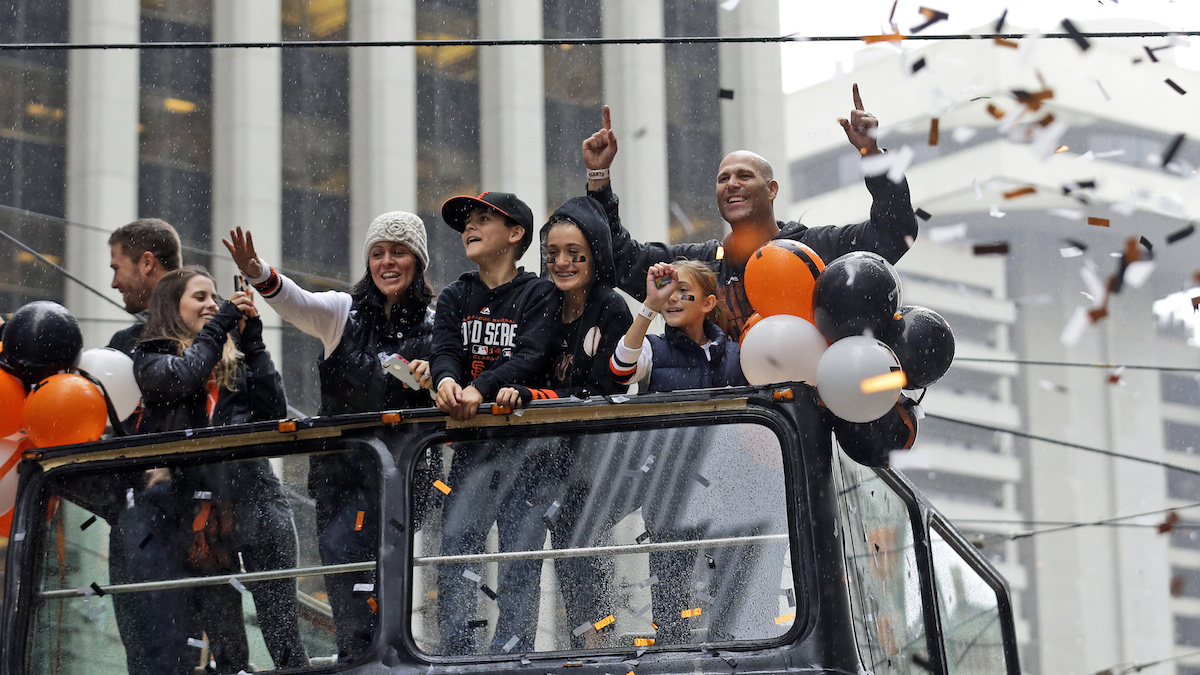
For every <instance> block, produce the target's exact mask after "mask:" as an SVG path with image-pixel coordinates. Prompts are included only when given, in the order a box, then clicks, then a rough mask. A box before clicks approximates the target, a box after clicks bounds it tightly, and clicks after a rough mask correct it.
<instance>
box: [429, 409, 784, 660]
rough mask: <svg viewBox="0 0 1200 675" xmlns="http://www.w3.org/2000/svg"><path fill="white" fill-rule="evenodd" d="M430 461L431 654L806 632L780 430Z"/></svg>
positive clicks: (527, 445) (668, 435)
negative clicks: (798, 623) (801, 628)
mask: <svg viewBox="0 0 1200 675" xmlns="http://www.w3.org/2000/svg"><path fill="white" fill-rule="evenodd" d="M429 459H432V460H433V461H432V462H429V463H428V464H426V465H424V466H423V469H422V470H420V471H418V472H417V476H416V485H415V487H414V495H415V496H416V498H417V505H416V508H417V510H418V512H424V511H428V514H427V515H426V516H425V518H424V522H423V523H421V529H420V531H419V532H418V534H417V538H416V549H415V550H416V552H417V555H418V556H419V557H418V559H417V561H416V562H417V565H419V568H418V569H419V571H418V573H417V574H415V575H414V588H413V597H414V598H415V599H414V608H413V623H412V630H413V636H414V638H415V640H416V642H417V645H418V646H419V647H420V648H421V649H423V650H424V651H426V652H429V653H432V654H440V655H462V654H481V653H505V652H509V653H514V654H515V653H522V652H530V651H552V650H559V649H569V648H574V649H584V648H603V647H616V646H620V647H637V646H649V645H653V644H657V645H679V644H699V643H704V642H722V641H730V640H737V641H748V640H768V639H772V638H777V637H780V636H782V635H783V634H784V633H786V632H787V631H788V630H789V629H790V628H791V627H792V625H793V624H794V623H795V620H796V616H797V614H796V612H797V610H796V597H795V586H794V583H793V576H794V575H793V573H792V569H791V559H792V557H791V556H790V555H789V547H788V543H787V541H788V526H787V505H786V501H785V492H786V491H785V487H784V478H783V472H782V467H783V462H782V451H781V448H780V443H779V440H778V439H777V438H776V437H775V435H774V433H773V432H772V431H771V430H770V429H767V428H765V427H762V426H758V425H753V424H727V425H719V426H713V427H703V428H687V429H668V430H645V431H634V432H622V433H593V434H578V435H570V436H566V435H564V436H551V437H544V438H535V439H528V440H526V439H522V440H510V441H479V442H469V443H447V444H444V445H439V446H435V447H434V448H432V454H431V455H430V457H429ZM443 493H445V494H443ZM751 503H753V504H754V508H752V509H751V508H746V505H747V504H751ZM591 547H598V548H591ZM580 549H591V550H588V551H586V554H585V552H584V551H581V550H580ZM523 551H524V552H533V553H532V554H531V555H526V556H521V555H520V552H523ZM438 556H455V558H454V559H452V560H446V559H444V558H439V557H438ZM460 556H466V560H464V559H463V558H461V557H460ZM472 558H474V559H472ZM547 559H549V560H547Z"/></svg>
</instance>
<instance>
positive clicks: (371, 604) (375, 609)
mask: <svg viewBox="0 0 1200 675" xmlns="http://www.w3.org/2000/svg"><path fill="white" fill-rule="evenodd" d="M367 607H370V608H371V612H372V613H373V614H378V613H379V603H378V602H376V601H375V596H373V595H372V596H371V597H369V598H367Z"/></svg>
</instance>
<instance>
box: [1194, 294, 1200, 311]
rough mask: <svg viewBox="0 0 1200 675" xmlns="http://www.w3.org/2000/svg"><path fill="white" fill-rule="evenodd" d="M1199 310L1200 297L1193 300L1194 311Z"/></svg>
mask: <svg viewBox="0 0 1200 675" xmlns="http://www.w3.org/2000/svg"><path fill="white" fill-rule="evenodd" d="M1197 310H1200V295H1197V296H1196V297H1194V298H1192V311H1193V312H1195V311H1197Z"/></svg>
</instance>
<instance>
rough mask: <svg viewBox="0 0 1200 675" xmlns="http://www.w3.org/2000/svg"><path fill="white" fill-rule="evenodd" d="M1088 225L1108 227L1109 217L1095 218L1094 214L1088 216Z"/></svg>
mask: <svg viewBox="0 0 1200 675" xmlns="http://www.w3.org/2000/svg"><path fill="white" fill-rule="evenodd" d="M1088 225H1095V226H1096V227H1108V218H1095V217H1093V216H1088Z"/></svg>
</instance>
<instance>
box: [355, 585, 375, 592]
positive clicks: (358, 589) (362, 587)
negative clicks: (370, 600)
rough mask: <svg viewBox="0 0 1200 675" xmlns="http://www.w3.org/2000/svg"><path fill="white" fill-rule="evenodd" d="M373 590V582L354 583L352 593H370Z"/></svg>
mask: <svg viewBox="0 0 1200 675" xmlns="http://www.w3.org/2000/svg"><path fill="white" fill-rule="evenodd" d="M374 590H375V584H354V591H353V592H354V593H370V592H371V591H374Z"/></svg>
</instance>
